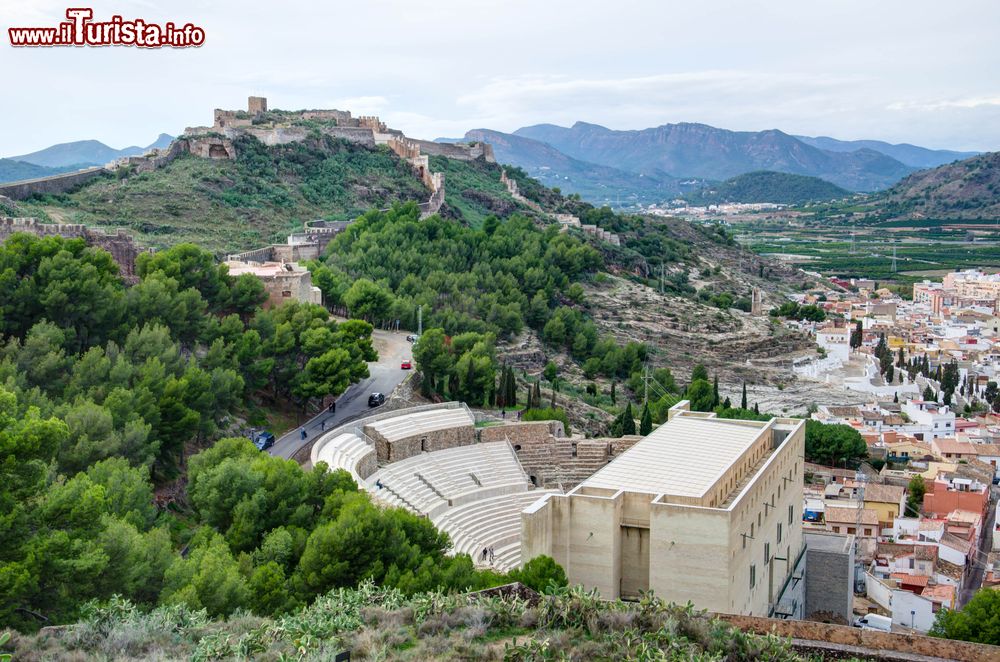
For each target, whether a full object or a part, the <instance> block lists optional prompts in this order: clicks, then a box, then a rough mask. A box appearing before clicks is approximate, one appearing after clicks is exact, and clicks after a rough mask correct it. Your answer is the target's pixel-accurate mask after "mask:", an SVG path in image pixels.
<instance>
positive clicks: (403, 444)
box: [362, 425, 476, 462]
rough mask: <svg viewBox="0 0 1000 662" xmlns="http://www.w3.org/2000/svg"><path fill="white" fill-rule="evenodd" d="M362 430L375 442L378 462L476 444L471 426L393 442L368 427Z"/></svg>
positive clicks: (474, 433)
mask: <svg viewBox="0 0 1000 662" xmlns="http://www.w3.org/2000/svg"><path fill="white" fill-rule="evenodd" d="M362 430H363V432H364V433H365V434H366V435H368V436H369V437H370V438H371V439H372V440H373V441H374V442H375V450H376V451H377V452H378V461H379V462H398V461H400V460H405V459H406V458H408V457H412V456H414V455H419V454H420V453H422V452H424V451H427V452H433V451H440V450H444V449H446V448H456V447H458V446H468V445H469V444H474V443H476V429H475V428H474V427H473V426H471V425H463V426H458V427H454V428H448V429H445V430H434V431H431V432H424V433H421V434H415V435H413V436H410V437H404V438H402V439H397V440H395V441H389V440H388V439H386V438H385V437H383V436H382V435H381V434H379V432H378V431H377V430H376V429H375V428H374V427H372V426H370V425H366V426H365V427H364V428H363V429H362Z"/></svg>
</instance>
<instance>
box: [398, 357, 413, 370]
mask: <svg viewBox="0 0 1000 662" xmlns="http://www.w3.org/2000/svg"><path fill="white" fill-rule="evenodd" d="M399 367H400V368H401V369H402V370H410V369H411V368H413V364H412V363H410V359H404V360H403V362H402V363H400V364H399Z"/></svg>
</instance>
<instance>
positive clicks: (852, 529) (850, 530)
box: [847, 526, 857, 535]
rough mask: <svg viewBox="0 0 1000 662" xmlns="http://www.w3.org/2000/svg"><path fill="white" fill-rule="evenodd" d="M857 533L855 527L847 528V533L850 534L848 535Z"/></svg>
mask: <svg viewBox="0 0 1000 662" xmlns="http://www.w3.org/2000/svg"><path fill="white" fill-rule="evenodd" d="M855 531H857V529H855V528H854V527H853V526H849V527H847V533H848V535H851V534H853V533H854V532H855Z"/></svg>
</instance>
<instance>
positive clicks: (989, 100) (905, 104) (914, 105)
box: [886, 96, 1000, 111]
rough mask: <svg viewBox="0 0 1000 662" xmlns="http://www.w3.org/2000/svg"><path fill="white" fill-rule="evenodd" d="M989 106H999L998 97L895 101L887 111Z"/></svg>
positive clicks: (999, 99) (999, 100)
mask: <svg viewBox="0 0 1000 662" xmlns="http://www.w3.org/2000/svg"><path fill="white" fill-rule="evenodd" d="M989 106H1000V96H980V97H967V98H964V99H962V98H960V99H945V100H940V101H897V102H895V103H890V104H889V105H888V106H886V108H887V109H888V110H896V111H899V110H904V111H909V110H918V111H934V110H943V109H951V108H967V109H971V108H984V107H989Z"/></svg>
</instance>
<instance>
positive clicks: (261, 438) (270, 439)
mask: <svg viewBox="0 0 1000 662" xmlns="http://www.w3.org/2000/svg"><path fill="white" fill-rule="evenodd" d="M253 445H254V446H256V447H257V450H259V451H266V450H267V449H268V448H270V447H271V446H274V435H273V434H271V433H270V432H267V431H264V432H261V433H260V434H258V435H257V438H256V439H254V440H253Z"/></svg>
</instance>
